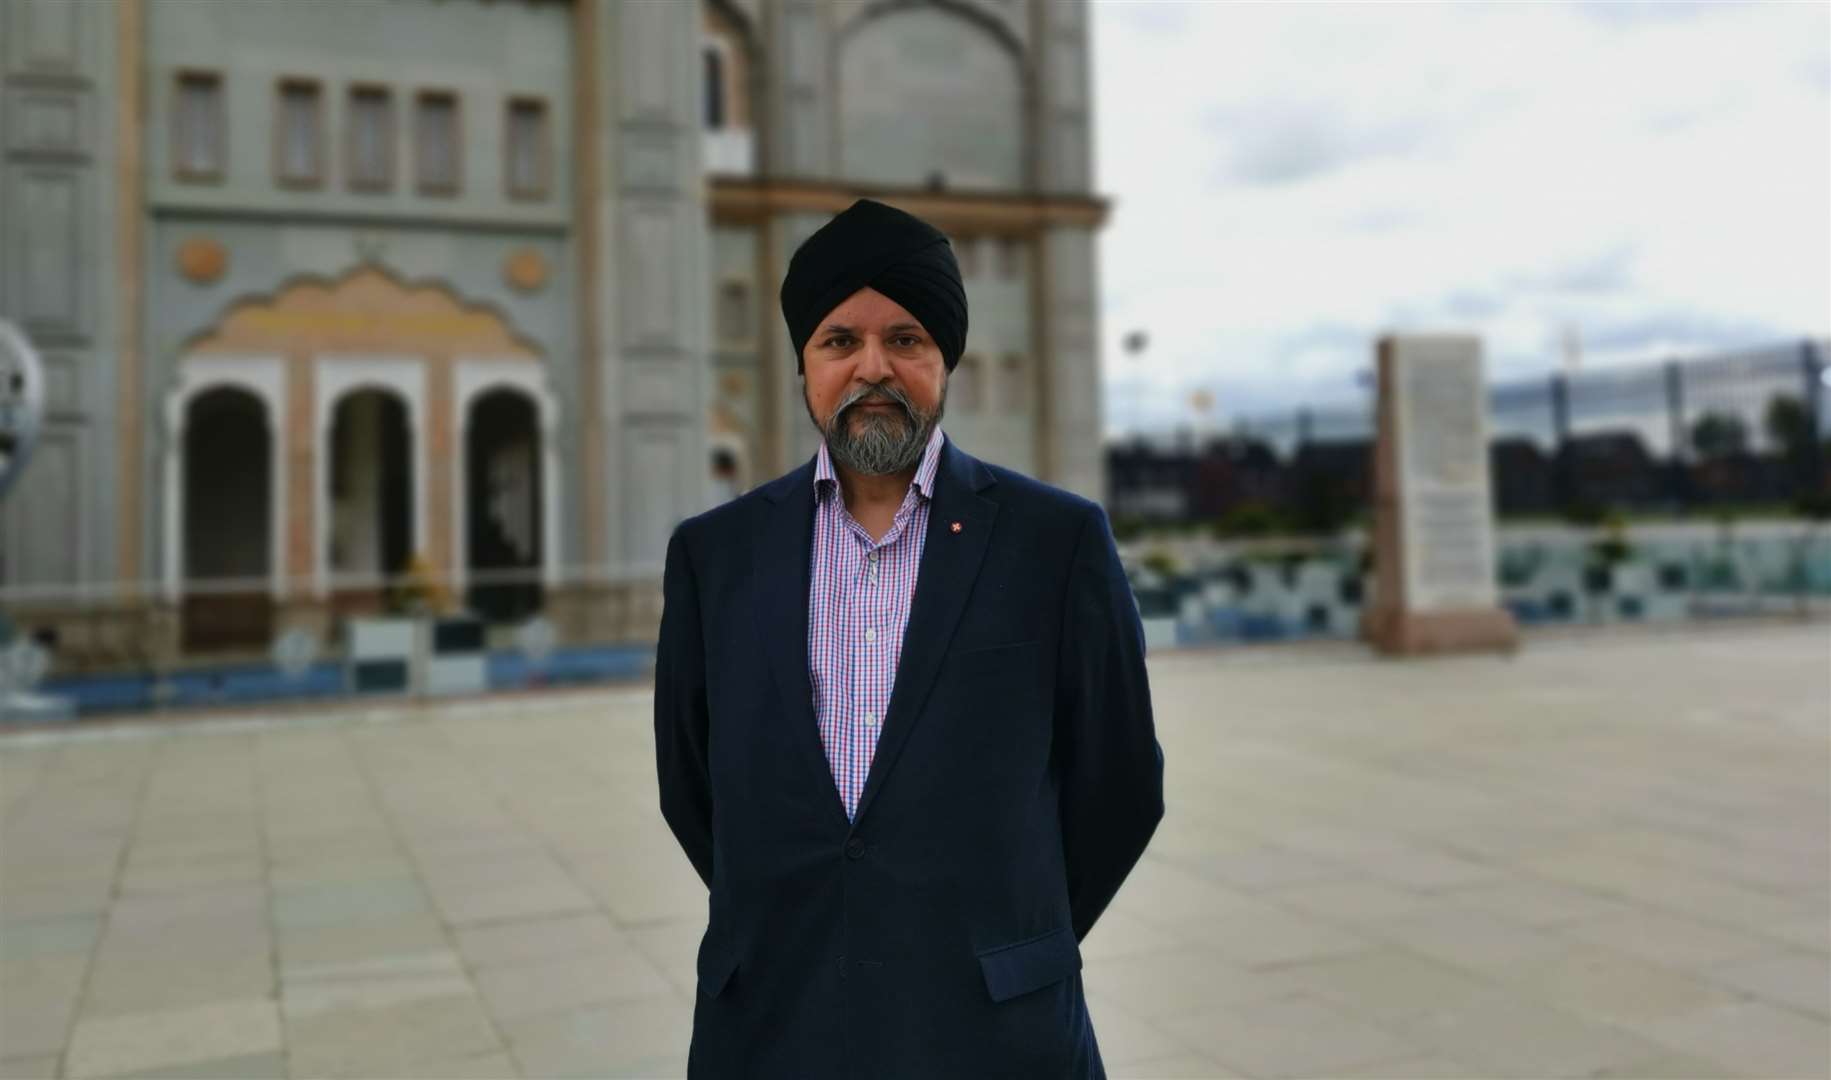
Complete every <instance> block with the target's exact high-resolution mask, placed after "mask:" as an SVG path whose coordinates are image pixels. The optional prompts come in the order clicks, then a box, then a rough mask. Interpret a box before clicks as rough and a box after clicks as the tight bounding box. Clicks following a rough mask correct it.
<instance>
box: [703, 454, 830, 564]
mask: <svg viewBox="0 0 1831 1080" xmlns="http://www.w3.org/2000/svg"><path fill="white" fill-rule="evenodd" d="M809 471H810V470H809V467H808V466H807V465H800V466H797V467H796V468H793V469H790V470H789V471H788V472H785V473H783V474H782V475H781V476H778V477H776V478H775V479H773V480H766V481H764V482H763V483H761V484H758V485H757V486H756V487H753V488H751V489H750V490H749V491H746V492H744V493H743V494H742V495H739V496H737V497H736V498H734V499H729V500H727V501H725V502H722V503H719V504H718V505H717V506H714V507H712V508H711V509H709V510H702V511H700V512H699V513H697V514H694V515H693V516H692V517H689V518H686V519H684V520H682V521H681V523H680V524H679V525H676V526H675V527H674V532H675V535H677V536H680V537H683V538H684V539H685V540H686V542H687V543H689V544H690V545H691V546H692V547H693V549H694V550H695V551H696V552H697V551H699V550H701V549H702V548H703V546H704V545H705V544H707V543H718V542H720V541H721V540H722V539H732V540H747V539H749V538H751V537H753V536H754V534H755V532H754V526H755V523H756V522H757V521H758V520H759V519H760V518H761V517H762V515H763V514H764V513H765V512H766V508H767V507H769V506H772V505H774V504H775V502H777V501H778V500H780V499H781V498H782V497H783V496H784V495H785V494H787V493H788V490H789V489H790V488H791V487H792V485H793V484H794V483H795V481H796V478H797V476H798V475H800V474H805V473H808V472H809ZM807 482H808V483H812V482H813V481H812V478H811V477H809V478H807Z"/></svg>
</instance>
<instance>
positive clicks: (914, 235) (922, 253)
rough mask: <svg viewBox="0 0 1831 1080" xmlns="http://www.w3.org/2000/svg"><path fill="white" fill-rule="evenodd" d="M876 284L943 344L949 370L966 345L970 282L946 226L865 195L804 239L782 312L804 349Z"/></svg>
mask: <svg viewBox="0 0 1831 1080" xmlns="http://www.w3.org/2000/svg"><path fill="white" fill-rule="evenodd" d="M866 286H869V287H871V288H873V289H876V290H877V291H878V292H881V293H883V294H884V295H885V296H887V297H889V298H890V299H892V300H894V301H896V302H897V303H898V304H901V305H902V306H903V307H904V308H905V309H907V310H908V312H909V313H910V314H911V315H914V316H915V317H916V321H917V322H920V323H921V324H922V329H924V330H926V331H928V333H929V336H930V337H933V338H934V339H935V344H936V345H938V346H940V349H941V359H942V360H943V361H945V362H946V364H947V370H948V371H952V370H954V365H955V364H958V363H959V362H960V354H961V352H963V351H965V349H966V288H965V287H964V286H963V285H961V283H960V264H959V263H956V262H955V261H954V249H953V247H952V246H951V245H949V244H948V242H947V237H946V236H944V235H942V233H941V230H939V229H937V228H935V227H934V226H933V225H930V224H929V223H928V222H926V221H923V220H922V219H921V218H919V217H916V216H915V215H913V214H906V213H904V212H903V211H901V210H898V209H896V208H894V207H890V206H885V205H884V204H883V203H880V202H873V201H871V200H870V199H860V200H858V201H857V202H855V203H853V204H852V205H851V206H849V207H847V208H846V210H845V212H844V213H842V214H840V215H839V216H838V217H836V218H834V219H833V220H831V221H829V222H827V223H826V224H825V225H822V226H821V227H820V228H819V229H818V230H816V231H815V233H814V235H812V236H810V237H808V238H807V239H806V240H804V241H802V244H801V246H800V247H798V248H796V249H795V254H794V257H793V258H791V259H789V260H788V275H787V276H786V277H784V278H783V279H782V318H783V319H785V320H787V322H788V336H789V339H790V340H792V341H793V342H794V343H795V370H796V371H800V370H801V365H802V358H801V350H802V349H803V348H805V347H806V345H807V340H808V338H810V337H813V336H814V331H815V330H817V329H819V328H820V321H821V320H822V319H824V318H826V317H827V315H828V313H830V312H831V311H832V310H833V309H834V308H836V307H838V306H839V305H840V304H841V303H842V302H843V301H844V300H845V298H846V297H848V296H851V295H852V294H853V293H855V292H857V291H858V290H860V289H862V288H865V287H866Z"/></svg>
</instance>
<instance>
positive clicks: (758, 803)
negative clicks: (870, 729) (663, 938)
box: [655, 439, 1164, 1080]
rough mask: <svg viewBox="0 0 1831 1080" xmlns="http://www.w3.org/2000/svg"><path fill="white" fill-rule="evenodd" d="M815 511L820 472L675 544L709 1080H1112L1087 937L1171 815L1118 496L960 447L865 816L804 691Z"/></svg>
mask: <svg viewBox="0 0 1831 1080" xmlns="http://www.w3.org/2000/svg"><path fill="white" fill-rule="evenodd" d="M813 516H814V491H813V461H812V460H810V461H809V462H808V463H807V464H805V465H803V466H801V467H800V468H798V469H796V470H794V471H793V472H791V473H789V474H787V475H786V476H783V477H781V478H779V479H777V480H775V481H773V482H771V483H769V484H766V485H763V486H761V487H759V488H757V489H755V490H753V491H751V492H750V493H748V494H746V495H744V496H742V497H740V498H738V499H735V500H733V501H731V502H728V503H726V504H724V505H723V506H720V507H718V508H716V509H713V510H711V511H708V512H706V513H704V514H701V515H699V516H697V517H694V518H691V519H689V520H687V521H685V522H683V523H682V524H681V525H680V526H679V527H678V528H677V529H675V531H674V534H673V537H672V539H671V540H670V541H669V543H668V552H667V568H666V571H665V575H664V578H665V584H664V594H665V597H664V608H663V614H662V619H661V631H660V641H659V643H658V648H657V655H656V666H655V752H656V767H657V772H658V775H659V779H660V790H661V812H662V815H663V816H664V817H665V818H666V820H667V823H668V826H669V827H670V828H671V829H672V830H673V832H674V835H675V837H676V838H678V839H679V841H680V845H681V847H682V848H683V849H684V850H685V852H686V855H687V858H688V859H689V860H691V862H692V864H693V868H694V869H695V870H696V871H697V872H698V873H699V876H700V878H701V879H702V880H704V881H705V883H706V886H707V888H708V890H709V895H708V897H707V926H706V931H705V935H704V937H703V939H702V940H701V943H700V948H699V955H698V973H697V974H698V987H699V992H698V994H697V996H696V999H695V1000H696V1004H695V1007H694V1015H693V1036H692V1043H691V1046H690V1048H689V1064H688V1075H689V1076H690V1077H694V1078H702V1077H703V1078H713V1077H717V1078H724V1077H794V1078H797V1080H805V1078H827V1077H833V1078H848V1080H853V1078H855V1080H894V1078H901V1077H908V1078H919V1080H934V1078H938V1077H948V1078H957V1077H1000V1078H1006V1077H1023V1078H1032V1077H1038V1078H1040V1077H1048V1078H1055V1077H1102V1076H1104V1070H1103V1068H1102V1066H1101V1062H1100V1051H1099V1046H1098V1044H1097V1042H1096V1041H1095V1038H1094V1033H1093V1025H1092V1021H1091V1019H1090V1017H1089V1016H1088V1013H1087V1006H1086V1000H1085V998H1084V996H1083V992H1082V983H1081V954H1080V942H1081V940H1082V939H1083V938H1085V937H1086V936H1087V933H1088V931H1089V930H1091V929H1092V928H1093V925H1094V922H1095V920H1097V919H1098V918H1099V917H1100V913H1101V912H1102V911H1103V910H1105V908H1106V906H1107V904H1108V903H1109V902H1110V901H1111V900H1112V898H1113V896H1114V894H1115V893H1117V892H1118V890H1119V886H1120V883H1121V882H1123V881H1124V880H1125V877H1126V875H1127V874H1129V873H1130V872H1131V869H1132V867H1133V866H1134V865H1135V864H1136V863H1137V861H1138V858H1139V857H1140V856H1141V855H1142V854H1143V853H1144V849H1145V845H1146V844H1147V843H1148V842H1149V840H1150V838H1151V834H1152V833H1153V832H1154V831H1155V830H1156V827H1157V823H1158V822H1159V821H1160V820H1161V819H1162V817H1163V812H1164V806H1163V751H1162V749H1161V747H1160V746H1159V745H1158V742H1157V737H1156V731H1155V727H1154V724H1153V720H1152V716H1151V698H1150V687H1149V685H1148V683H1147V681H1146V677H1145V666H1144V635H1143V631H1142V627H1141V625H1140V623H1139V618H1138V609H1137V606H1136V604H1135V603H1134V601H1133V599H1132V594H1131V590H1130V587H1129V586H1128V584H1127V582H1126V579H1125V576H1124V574H1123V572H1122V571H1121V569H1120V566H1119V559H1118V554H1117V552H1116V550H1115V549H1114V546H1113V539H1112V534H1111V531H1110V529H1109V527H1108V524H1107V519H1106V515H1105V513H1104V512H1103V511H1102V510H1101V509H1100V507H1099V505H1098V504H1096V503H1093V502H1090V501H1088V500H1086V499H1083V498H1081V497H1079V496H1076V495H1073V494H1070V493H1068V492H1065V491H1062V490H1060V489H1057V488H1053V487H1050V486H1048V485H1045V484H1042V483H1039V482H1037V481H1035V480H1032V479H1030V478H1029V477H1026V476H1023V475H1021V474H1019V473H1015V472H1012V471H1010V470H1008V469H1002V468H998V467H996V466H991V465H987V464H985V463H983V462H981V461H979V460H977V459H975V458H973V457H970V456H968V455H967V454H966V453H964V452H962V451H961V450H959V449H958V448H957V447H956V446H955V445H954V444H953V440H951V439H948V440H946V441H945V442H944V444H943V447H942V451H941V463H940V468H939V469H938V470H937V473H936V481H935V491H934V501H933V503H932V504H931V506H930V514H929V519H928V532H927V538H926V540H925V547H924V550H923V553H922V562H921V567H920V570H919V571H918V573H917V577H916V590H915V596H914V599H913V602H912V606H911V609H910V615H909V624H908V629H907V630H906V632H905V634H904V638H903V651H902V654H901V656H900V658H899V660H898V665H897V671H896V678H895V682H894V685H893V688H892V691H891V698H890V706H889V710H888V712H887V713H886V714H885V719H884V724H883V728H882V731H881V734H880V736H879V741H878V744H877V749H876V751H875V754H874V756H873V758H872V762H871V768H870V772H869V774H868V775H867V778H866V781H865V786H864V790H863V792H862V794H861V796H860V801H859V806H858V811H857V815H856V818H855V820H853V821H851V822H848V821H847V820H846V815H845V808H844V805H843V804H842V803H841V801H840V796H839V789H838V787H837V785H835V784H834V782H833V775H832V771H831V769H830V767H829V766H828V764H827V761H826V756H825V753H824V751H823V749H822V747H821V744H820V737H819V733H818V731H817V730H816V728H815V723H814V711H813V695H812V690H811V686H810V683H809V680H808V656H807V608H808V603H807V600H808V563H809V544H810V543H811V540H812V534H813ZM954 522H959V523H960V525H961V529H960V531H959V532H954V531H953V530H952V528H951V526H952V524H953V523H954Z"/></svg>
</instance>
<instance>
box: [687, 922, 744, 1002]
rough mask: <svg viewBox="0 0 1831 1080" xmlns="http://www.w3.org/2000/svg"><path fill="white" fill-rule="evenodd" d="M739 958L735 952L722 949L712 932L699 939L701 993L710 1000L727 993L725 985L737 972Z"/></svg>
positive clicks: (709, 931)
mask: <svg viewBox="0 0 1831 1080" xmlns="http://www.w3.org/2000/svg"><path fill="white" fill-rule="evenodd" d="M737 966H738V957H737V955H736V953H735V952H732V951H728V950H726V949H724V948H722V947H720V943H719V941H718V940H717V939H715V938H714V937H713V936H712V932H711V930H707V931H706V936H705V937H702V938H700V939H699V959H698V962H697V967H698V974H699V992H700V993H702V994H704V995H706V996H707V997H709V998H716V997H718V996H719V995H720V994H722V993H724V992H725V984H727V983H729V982H730V981H731V975H732V973H733V972H735V971H736V970H737Z"/></svg>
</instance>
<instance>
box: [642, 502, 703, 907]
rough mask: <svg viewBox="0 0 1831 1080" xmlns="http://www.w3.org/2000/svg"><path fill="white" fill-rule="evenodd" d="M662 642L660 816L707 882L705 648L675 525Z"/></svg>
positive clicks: (664, 588)
mask: <svg viewBox="0 0 1831 1080" xmlns="http://www.w3.org/2000/svg"><path fill="white" fill-rule="evenodd" d="M661 580H662V584H661V593H662V608H661V634H660V640H658V641H657V642H656V644H655V774H656V778H657V779H658V780H659V781H660V782H661V816H662V817H664V818H666V819H667V823H668V828H670V829H672V830H674V837H675V839H677V840H679V841H680V846H681V849H682V850H684V851H685V852H686V853H687V858H688V860H690V861H691V862H692V863H693V869H694V870H695V871H697V872H698V873H699V876H700V879H701V880H702V881H704V882H705V883H706V888H708V889H710V888H711V887H712V777H711V774H710V772H709V771H708V770H707V764H706V733H707V715H706V652H705V644H704V641H703V639H702V638H701V637H700V632H699V587H698V585H697V584H696V583H695V581H694V579H693V565H692V562H691V560H690V559H689V558H688V555H687V543H686V541H685V540H684V539H682V538H681V535H680V530H679V529H675V530H674V535H673V536H672V537H671V538H670V539H669V540H668V556H667V568H666V569H665V570H664V571H663V572H662V579H661Z"/></svg>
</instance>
